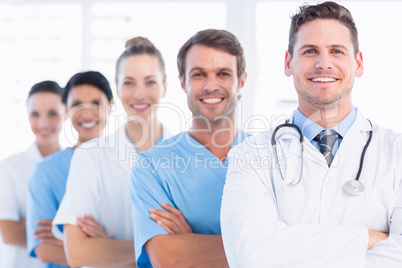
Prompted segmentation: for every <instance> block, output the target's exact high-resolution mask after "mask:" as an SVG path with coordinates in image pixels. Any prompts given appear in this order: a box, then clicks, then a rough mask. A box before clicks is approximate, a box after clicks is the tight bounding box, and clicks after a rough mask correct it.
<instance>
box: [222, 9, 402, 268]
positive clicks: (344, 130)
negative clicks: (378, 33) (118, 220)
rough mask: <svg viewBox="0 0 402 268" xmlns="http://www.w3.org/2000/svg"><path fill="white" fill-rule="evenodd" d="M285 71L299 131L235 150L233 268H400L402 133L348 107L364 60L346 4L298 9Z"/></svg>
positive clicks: (227, 225) (227, 241)
mask: <svg viewBox="0 0 402 268" xmlns="http://www.w3.org/2000/svg"><path fill="white" fill-rule="evenodd" d="M285 74H286V75H287V76H293V80H294V85H295V88H296V91H297V94H298V102H299V108H298V109H297V110H296V111H295V112H294V114H293V115H292V116H291V117H290V118H289V123H293V124H294V125H292V126H285V127H281V128H279V129H278V130H277V132H276V133H275V132H274V131H273V130H270V131H267V132H265V133H262V134H261V135H259V136H256V137H251V138H249V139H247V140H246V141H245V142H243V143H242V144H241V145H239V146H238V147H237V148H234V149H232V150H231V152H230V153H229V161H230V164H229V170H228V173H227V180H226V185H225V189H224V194H223V201H222V210H221V226H222V237H223V242H224V247H225V252H226V256H227V258H228V261H229V265H230V267H232V268H236V267H287V268H289V267H353V268H357V267H402V236H401V233H402V197H401V194H400V190H401V186H402V183H401V181H402V164H401V159H402V158H401V156H402V137H401V135H398V134H396V133H395V132H393V131H391V130H388V129H385V128H382V127H379V126H377V125H375V124H371V122H370V121H368V120H367V119H366V118H365V117H364V116H363V115H362V114H361V113H360V111H359V110H358V109H357V108H356V107H354V106H353V105H352V98H351V91H352V88H353V84H354V78H355V77H360V76H361V75H362V74H363V57H362V53H361V52H360V51H359V44H358V36H357V29H356V26H355V23H354V21H353V18H352V16H351V14H350V12H349V11H348V10H347V9H346V8H344V7H343V6H340V5H338V4H336V3H334V2H325V3H322V4H318V5H312V6H308V5H304V6H302V7H300V9H299V12H298V13H297V14H295V15H294V16H293V17H292V23H291V29H290V35H289V47H288V51H287V52H286V56H285ZM297 128H298V129H300V131H301V133H302V136H303V138H304V143H303V144H302V145H301V144H300V137H299V135H298V131H297ZM272 136H275V137H274V140H272ZM330 140H332V143H330V142H329V141H330ZM275 143H276V148H277V154H275V148H274V146H273V145H272V144H275ZM301 146H302V147H303V151H302V148H301ZM301 158H302V159H301ZM359 169H361V172H359ZM359 173H360V174H359ZM358 174H359V175H358Z"/></svg>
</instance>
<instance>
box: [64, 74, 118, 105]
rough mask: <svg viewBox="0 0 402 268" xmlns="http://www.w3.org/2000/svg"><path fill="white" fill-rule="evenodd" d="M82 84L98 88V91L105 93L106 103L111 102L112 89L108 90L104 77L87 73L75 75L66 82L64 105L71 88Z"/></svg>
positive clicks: (108, 86) (107, 83)
mask: <svg viewBox="0 0 402 268" xmlns="http://www.w3.org/2000/svg"><path fill="white" fill-rule="evenodd" d="M84 84H87V85H92V86H94V87H96V88H98V89H99V90H100V91H102V92H103V93H105V95H106V97H107V99H108V101H111V100H112V99H113V93H112V89H111V88H110V85H109V82H108V81H107V79H106V77H105V76H103V74H101V73H100V72H96V71H87V72H81V73H76V74H75V75H73V76H72V77H71V78H70V80H68V82H67V84H66V86H65V87H64V91H63V98H62V100H63V102H64V103H65V104H66V103H67V99H68V94H69V93H70V91H71V89H72V88H74V87H76V86H79V85H84Z"/></svg>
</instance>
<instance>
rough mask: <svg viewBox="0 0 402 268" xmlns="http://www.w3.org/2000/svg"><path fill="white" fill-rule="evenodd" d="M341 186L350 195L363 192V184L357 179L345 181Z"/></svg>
mask: <svg viewBox="0 0 402 268" xmlns="http://www.w3.org/2000/svg"><path fill="white" fill-rule="evenodd" d="M343 188H344V189H345V191H346V192H348V193H349V194H351V195H359V194H361V193H363V192H364V189H365V187H364V184H363V183H361V182H360V181H358V180H353V181H347V182H345V184H344V185H343Z"/></svg>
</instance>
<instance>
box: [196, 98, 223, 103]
mask: <svg viewBox="0 0 402 268" xmlns="http://www.w3.org/2000/svg"><path fill="white" fill-rule="evenodd" d="M222 100H223V99H222V98H209V99H202V100H201V101H202V102H203V103H207V104H215V103H219V102H221V101H222Z"/></svg>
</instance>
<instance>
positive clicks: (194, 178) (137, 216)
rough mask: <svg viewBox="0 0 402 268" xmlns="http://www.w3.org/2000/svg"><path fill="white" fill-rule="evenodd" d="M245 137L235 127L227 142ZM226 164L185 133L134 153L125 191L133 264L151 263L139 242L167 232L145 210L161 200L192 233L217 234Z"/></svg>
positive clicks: (218, 232)
mask: <svg viewBox="0 0 402 268" xmlns="http://www.w3.org/2000/svg"><path fill="white" fill-rule="evenodd" d="M247 136H249V135H248V134H246V133H244V132H242V131H239V132H238V135H237V137H236V139H235V141H234V143H233V145H232V146H234V145H236V144H238V143H241V142H242V141H243V140H244V139H245V138H246V137H247ZM228 164H229V163H228V160H227V159H226V160H225V162H222V161H221V160H220V159H218V158H217V157H216V156H215V155H214V154H212V153H211V152H210V151H209V150H208V149H206V148H205V147H204V146H203V145H201V144H200V143H198V142H197V141H196V140H194V139H193V138H192V137H191V136H190V135H188V134H187V133H185V132H182V133H180V134H178V135H176V136H174V137H172V138H171V139H168V140H166V141H164V142H163V143H161V144H160V145H159V146H154V147H153V148H151V149H149V150H147V151H145V152H143V153H141V154H140V156H139V158H138V160H137V163H136V166H134V168H133V172H132V174H131V182H132V183H131V191H130V192H131V200H132V205H133V213H132V215H133V222H134V246H135V255H136V258H137V266H138V267H152V266H151V263H150V260H149V257H148V255H147V253H146V251H145V249H144V244H145V243H146V242H147V241H148V240H149V239H151V238H152V237H154V236H157V235H161V234H168V233H167V232H166V231H165V230H164V229H163V228H162V227H160V226H159V225H158V224H157V223H155V222H154V221H153V220H152V219H151V218H150V216H149V209H151V208H158V209H162V207H161V206H160V203H162V202H164V203H167V204H170V205H172V206H173V207H175V208H177V209H179V210H180V211H181V212H182V213H183V215H184V217H185V219H186V220H187V223H188V224H189V225H190V226H191V228H192V229H193V232H194V233H198V234H209V235H214V234H221V227H220V210H221V202H222V194H223V187H224V185H225V180H226V172H227V167H228Z"/></svg>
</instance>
